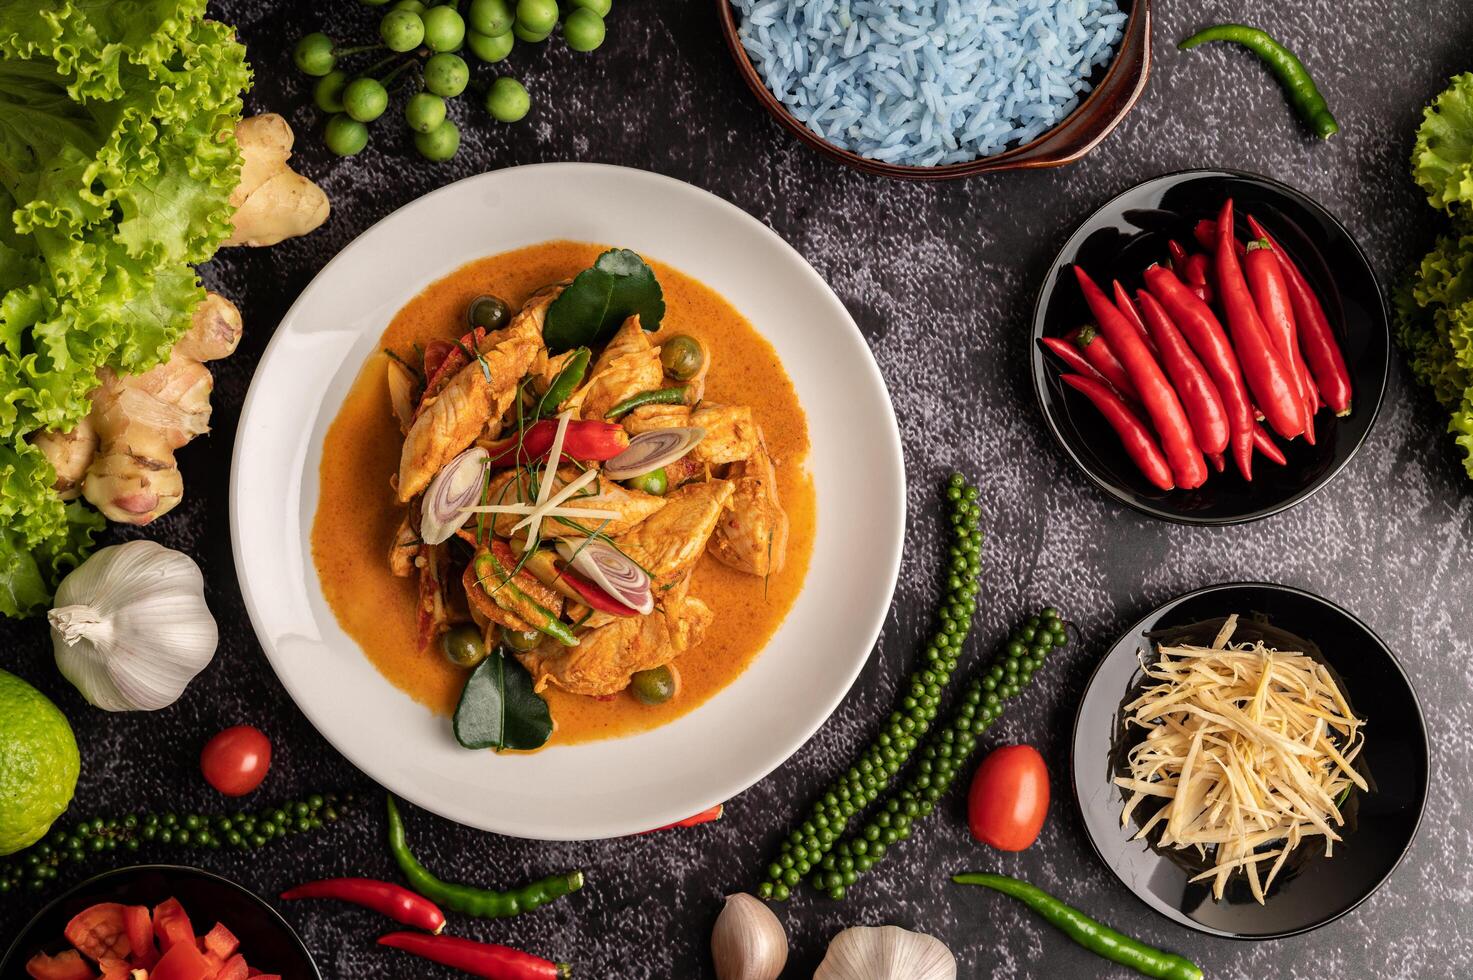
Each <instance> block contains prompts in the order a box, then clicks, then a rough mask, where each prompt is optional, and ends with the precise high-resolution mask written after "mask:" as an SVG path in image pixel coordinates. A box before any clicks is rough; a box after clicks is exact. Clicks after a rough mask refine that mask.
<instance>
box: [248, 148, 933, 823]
mask: <svg viewBox="0 0 1473 980" xmlns="http://www.w3.org/2000/svg"><path fill="white" fill-rule="evenodd" d="M554 190H555V193H550V191H554ZM528 201H536V202H538V203H537V204H536V206H535V207H533V206H526V204H525V202H528ZM652 201H656V202H658V204H659V206H658V207H647V208H646V207H644V205H645V204H648V203H650V202H652ZM498 207H500V208H509V210H506V211H502V212H498V210H497V208H498ZM482 210H485V211H486V214H487V219H488V220H480V221H477V220H476V216H477V214H478V212H480V211H482ZM555 239H572V240H580V241H592V242H607V243H610V244H618V245H622V246H626V247H629V248H633V249H635V250H636V251H639V252H641V253H642V254H644V255H646V256H648V257H649V258H652V259H658V260H661V261H665V262H667V263H669V264H670V265H672V266H674V267H675V268H677V269H680V270H681V271H682V272H685V273H686V274H689V275H692V276H694V277H695V278H697V279H699V280H701V281H703V282H704V283H706V285H708V286H710V287H711V288H712V289H715V290H716V291H717V292H719V293H721V294H722V295H723V296H724V297H725V298H726V299H727V300H728V301H729V302H731V303H732V305H733V306H734V307H735V308H736V309H737V310H738V311H739V312H741V313H742V315H743V316H745V317H747V318H748V319H749V320H750V321H751V322H752V323H753V324H754V325H755V326H756V327H757V329H758V331H759V332H760V333H762V334H763V335H764V336H765V337H767V339H768V340H769V342H771V343H772V344H773V346H774V347H775V348H777V350H778V353H779V356H780V357H781V358H782V360H783V363H784V366H785V367H786V368H787V369H788V373H789V376H790V377H792V379H793V382H794V385H795V387H796V388H797V389H798V394H799V400H800V402H801V403H802V405H803V408H804V411H805V413H806V414H807V416H808V423H809V435H810V441H811V442H812V444H813V449H812V451H811V452H810V454H809V460H808V468H809V472H810V473H811V475H812V477H813V480H814V487H815V493H816V496H817V502H818V528H817V534H816V538H815V543H814V550H813V558H812V563H811V564H810V567H809V573H808V578H807V580H806V582H805V585H804V588H803V591H802V592H801V593H800V595H799V596H798V598H797V600H796V601H795V603H794V606H793V608H792V610H791V611H790V612H789V614H788V617H787V619H786V620H785V621H784V623H783V625H782V626H781V627H780V628H779V630H778V632H777V633H776V634H775V635H774V636H773V638H772V639H771V640H770V641H769V643H768V645H767V647H765V648H764V650H763V651H762V652H761V653H760V654H758V656H757V657H756V659H755V660H754V661H753V662H752V663H751V664H750V665H749V666H748V667H747V669H746V670H745V671H744V672H743V673H742V674H741V675H740V676H738V677H737V678H736V679H735V680H734V681H733V682H732V683H731V684H729V685H728V686H727V687H726V688H724V689H723V690H722V691H720V692H718V693H717V694H716V695H715V696H713V697H712V698H711V699H710V700H708V701H707V702H706V703H705V704H703V705H701V706H700V707H698V708H695V709H694V710H692V711H690V712H688V713H687V714H685V715H683V716H681V717H680V718H678V719H676V720H674V721H672V722H670V723H669V724H666V725H663V726H661V727H659V728H655V729H652V730H650V731H647V732H642V733H640V734H637V735H632V736H626V737H623V738H616V739H605V740H602V741H597V742H587V743H580V744H576V745H571V746H556V745H555V746H552V747H549V748H547V749H545V750H543V751H542V752H538V753H535V754H531V755H525V754H518V753H510V754H506V755H496V754H494V753H491V752H469V751H467V750H465V749H462V748H460V747H459V746H458V745H457V744H456V743H455V741H454V739H453V737H452V736H451V735H450V731H449V725H448V723H447V721H446V719H444V718H443V717H440V716H437V715H434V714H433V713H432V712H430V711H429V709H427V708H425V707H423V706H422V705H420V704H418V703H417V702H415V701H413V700H412V699H411V698H410V697H409V696H408V695H407V694H405V693H403V692H401V691H400V690H399V689H398V688H396V687H394V686H393V685H392V684H391V683H390V682H389V681H388V680H386V679H384V678H383V677H382V675H380V674H379V673H378V671H377V669H376V668H375V667H374V666H373V665H372V664H371V663H370V662H369V661H368V658H367V657H366V656H364V654H363V653H362V651H361V650H360V649H359V648H358V645H357V644H356V643H355V642H354V641H353V640H352V639H351V638H349V637H348V636H347V635H346V634H345V633H344V632H343V631H342V629H341V627H340V626H339V625H338V623H337V621H336V619H335V618H334V617H333V615H332V613H331V611H330V610H329V609H328V607H327V605H326V602H325V600H324V599H323V596H322V592H321V588H320V586H319V583H318V580H317V574H316V570H315V568H314V567H313V563H312V559H311V541H310V536H311V522H312V517H313V514H314V513H315V510H316V506H317V497H318V483H317V481H318V473H317V464H318V460H319V458H320V452H321V446H322V440H323V436H324V435H325V432H326V429H327V427H328V425H329V424H330V423H331V421H332V419H333V417H335V416H336V414H337V412H338V410H339V408H340V406H341V404H342V400H343V398H344V397H345V395H346V393H347V391H348V389H349V388H350V387H351V386H352V383H353V381H354V379H355V378H356V377H357V375H358V373H359V370H360V369H361V367H362V365H363V362H364V360H365V358H366V357H367V355H368V354H369V353H370V352H371V351H372V350H373V349H374V348H375V347H376V344H377V340H378V337H379V336H380V334H381V333H382V331H383V328H384V326H385V325H386V324H387V322H388V319H389V318H390V317H392V316H393V314H394V313H395V312H396V311H397V310H398V309H399V308H400V307H402V306H403V305H404V303H406V302H408V300H409V299H410V298H412V297H413V296H415V295H416V294H418V293H419V292H420V291H421V290H422V289H423V288H424V287H425V286H427V285H429V284H430V283H431V282H433V281H434V280H436V279H439V278H441V277H443V276H445V275H448V274H449V273H450V272H452V271H453V270H455V269H456V268H458V267H459V266H461V265H463V264H465V263H466V262H469V261H472V260H474V259H476V258H480V257H482V256H487V255H493V254H496V253H499V252H504V251H508V250H511V249H515V248H519V247H522V246H525V245H531V244H536V243H538V242H541V241H549V240H555ZM728 262H741V263H744V265H745V268H744V269H743V270H742V271H740V272H732V271H728V270H727V268H726V263H728ZM723 277H725V278H723ZM771 311H777V312H775V313H772V315H768V314H769V313H770V312H771ZM324 323H326V324H329V325H328V326H323V325H322V324H324ZM815 324H821V325H822V329H815V327H814V325H815ZM775 325H776V326H777V328H778V330H779V331H782V332H774V326H775ZM805 372H807V373H805ZM273 467H274V470H273ZM250 473H253V474H261V473H268V474H271V475H270V476H267V477H264V478H262V477H258V478H256V480H255V481H254V482H255V485H256V486H258V487H261V488H262V489H265V490H266V492H258V493H255V494H251V493H249V492H248V491H249V490H250V489H251V488H252V484H253V480H252V479H250V478H248V476H247V474H250ZM283 484H284V485H283ZM905 508H906V501H905V473H904V464H903V458H902V454H901V444H900V432H899V428H898V425H897V422H896V418H895V412H894V407H893V405H892V404H891V401H890V396H889V392H888V390H887V389H886V387H885V382H884V379H883V377H882V376H881V374H880V370H879V366H878V365H877V364H876V363H875V360H874V357H873V355H872V354H871V352H870V350H869V347H868V345H867V344H866V343H865V340H864V338H863V336H862V335H861V334H860V332H859V328H858V326H857V325H856V324H855V323H854V321H853V319H852V318H851V317H850V315H849V313H848V311H847V310H846V309H845V308H844V305H843V303H842V302H840V300H839V298H838V297H837V296H836V295H834V293H833V291H832V290H831V289H830V288H829V287H828V285H827V284H826V283H825V282H824V281H823V280H822V279H821V278H820V277H819V275H818V273H817V272H815V271H814V270H813V268H812V267H811V266H809V265H808V263H807V262H806V261H805V260H804V259H803V257H802V256H801V255H799V254H798V252H797V251H796V250H794V249H793V248H792V247H791V246H790V245H788V244H787V242H785V241H784V240H783V239H782V238H781V237H780V236H778V235H777V234H776V233H775V232H773V231H772V230H771V229H769V228H768V227H767V226H766V225H764V224H763V223H762V222H760V221H758V220H757V219H756V218H754V217H752V216H751V215H748V214H747V213H745V212H744V211H742V210H741V209H740V208H738V207H736V206H735V205H733V204H731V203H729V202H727V201H725V200H723V199H721V198H719V197H717V196H716V195H714V194H711V193H709V192H707V191H704V190H701V189H700V188H697V187H694V186H692V185H690V184H687V183H684V182H682V181H679V180H676V179H674V178H671V177H665V176H662V175H659V174H653V173H649V172H646V171H639V170H631V169H628V168H623V167H615V166H609V165H604V164H587V163H552V164H533V165H527V166H521V167H513V168H507V169H503V170H497V171H492V172H489V173H483V174H479V175H477V176H473V177H468V178H465V179H463V180H460V181H457V182H455V183H452V184H448V185H446V186H444V187H441V188H439V189H438V190H435V191H433V192H431V193H429V194H427V195H425V196H424V197H421V198H418V199H416V200H415V201H412V202H410V203H409V204H406V205H404V206H403V207H401V208H399V209H398V210H396V211H394V212H393V213H391V214H389V215H388V216H387V217H385V218H383V219H381V220H380V221H378V222H377V223H376V224H374V225H373V226H372V227H370V228H369V229H368V230H366V231H365V232H363V233H362V234H361V235H359V236H358V237H357V238H355V239H354V240H353V241H352V242H351V243H349V244H348V245H347V246H346V247H345V248H344V249H343V250H342V251H341V252H339V253H338V255H336V256H335V257H333V258H332V259H331V260H330V261H329V262H328V263H327V264H326V265H325V266H324V267H323V268H322V270H321V271H320V272H319V273H318V274H317V276H316V277H314V279H313V280H312V282H311V283H309V284H308V285H307V287H306V288H305V289H304V290H303V291H302V294H301V295H300V296H299V297H298V298H297V300H296V301H295V302H294V303H293V304H292V306H291V308H290V309H289V310H288V311H287V313H286V315H285V316H284V317H283V318H282V321H281V323H280V325H279V326H278V327H277V330H276V333H275V335H274V336H273V337H272V339H271V341H270V343H269V344H268V345H267V347H266V350H265V352H264V354H263V355H262V357H261V361H260V364H259V366H258V367H257V369H256V374H255V377H254V378H253V380H252V382H251V386H250V390H249V392H248V393H247V395H246V399H245V403H244V405H243V406H242V409H241V415H240V423H239V427H238V429H237V433H236V442H235V449H234V454H233V457H232V461H231V474H230V531H231V544H232V549H233V551H234V555H235V565H236V574H237V577H238V579H239V582H240V589H241V594H242V596H243V598H244V600H245V606H246V610H247V613H248V614H249V616H250V620H251V624H252V626H253V628H254V629H255V632H256V636H257V639H258V640H259V641H260V644H261V647H262V649H263V650H264V651H265V653H266V656H267V659H268V661H269V662H270V664H271V666H272V669H273V670H274V671H275V672H276V675H277V677H278V678H279V679H280V680H281V683H282V685H283V686H284V687H285V688H286V690H287V693H288V694H289V695H290V696H291V698H292V700H293V701H295V702H296V704H297V706H298V708H300V709H301V711H302V713H303V714H305V715H306V716H307V719H308V720H309V721H310V722H311V723H312V724H313V726H314V727H315V728H316V729H317V730H318V731H319V732H320V733H321V734H322V735H323V737H324V738H326V739H327V740H328V741H329V742H330V743H331V744H332V745H333V747H334V748H336V749H337V750H338V751H339V752H340V753H342V754H343V755H344V756H345V757H346V758H347V759H348V760H349V761H350V762H352V763H353V764H354V765H355V766H357V767H358V768H359V769H361V770H363V771H364V772H365V773H366V774H368V775H369V776H371V777H372V778H373V779H375V780H376V781H378V782H379V783H381V784H382V785H384V786H385V787H386V788H387V789H389V790H390V791H391V792H393V793H395V794H396V795H398V796H400V797H402V798H403V799H406V800H408V801H410V802H412V803H414V804H416V805H417V806H420V807H423V808H424V809H427V810H430V811H432V812H434V813H437V814H439V815H440V816H442V817H445V818H446V819H449V820H453V821H455V822H457V823H461V824H466V825H468V826H472V827H476V828H479V829H482V830H487V831H494V832H497V833H502V834H508V835H513V836H518V837H525V838H534V839H542V840H584V839H596V838H603V837H616V836H624V835H627V834H632V833H637V832H639V831H642V830H647V829H650V828H652V827H658V826H661V825H663V824H667V823H672V822H674V821H677V820H680V819H682V818H684V817H686V816H689V815H690V814H693V813H698V812H700V811H702V810H704V809H706V808H707V807H710V806H712V805H714V804H716V803H718V802H722V801H724V800H728V799H731V798H732V797H734V796H736V795H737V794H739V793H741V792H742V791H743V790H745V789H747V788H748V787H750V786H752V785H753V784H755V783H757V782H758V781H760V780H761V779H762V778H764V777H765V776H766V775H767V774H768V773H770V772H771V771H772V770H773V769H775V768H777V767H778V766H779V765H781V764H782V763H783V762H785V761H786V760H787V759H788V758H789V757H790V756H791V755H792V754H793V753H794V752H796V751H797V750H798V748H800V747H801V746H802V745H803V744H804V743H805V742H807V741H808V739H809V738H810V737H812V735H813V733H814V732H815V731H816V730H817V729H818V727H819V726H820V725H822V724H823V722H824V721H825V720H827V718H828V717H829V715H830V714H832V713H833V711H834V709H835V708H836V707H837V706H838V704H839V702H840V701H842V700H843V698H844V696H845V694H847V693H848V691H849V688H850V687H851V686H852V684H853V682H854V680H855V678H856V677H858V675H859V672H860V670H861V669H862V668H863V667H864V664H865V663H866V662H867V660H868V658H869V654H870V652H871V650H872V649H873V648H874V645H875V642H876V640H877V639H878V637H879V633H880V630H881V628H882V627H883V626H884V622H885V618H886V616H887V614H888V611H889V607H890V601H891V599H892V598H893V595H894V589H895V582H896V578H897V576H898V574H899V570H900V556H901V542H902V540H903V537H904V533H905ZM836 521H839V522H840V524H839V526H836ZM856 527H858V528H862V532H861V533H853V529H854V528H856ZM846 528H847V529H848V530H847V531H846ZM247 532H249V533H247ZM826 575H827V576H832V577H831V578H825V576H826ZM776 653H783V654H784V656H782V657H779V656H774V654H776ZM712 759H717V760H720V764H718V765H712V764H711V760H712Z"/></svg>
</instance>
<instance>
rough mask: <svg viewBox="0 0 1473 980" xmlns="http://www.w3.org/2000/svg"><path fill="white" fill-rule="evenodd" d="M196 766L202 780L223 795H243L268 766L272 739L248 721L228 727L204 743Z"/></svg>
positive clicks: (263, 777)
mask: <svg viewBox="0 0 1473 980" xmlns="http://www.w3.org/2000/svg"><path fill="white" fill-rule="evenodd" d="M199 767H200V769H201V770H202V771H203V772H204V774H205V782H207V783H209V784H210V785H211V786H213V787H215V788H216V789H217V790H219V791H220V792H222V793H224V794H225V795H226V796H244V795H245V794H247V793H249V792H251V791H252V790H253V789H255V788H256V787H257V786H260V785H261V780H263V779H265V778H266V770H268V769H270V768H271V740H270V739H269V738H267V737H266V735H265V733H263V732H262V731H261V730H260V729H259V728H253V727H251V726H250V725H236V726H235V727H234V728H227V729H225V730H224V731H223V732H221V733H220V734H219V735H216V736H215V737H214V738H212V739H210V740H209V741H208V742H206V743H205V748H204V751H203V752H201V753H200V754H199Z"/></svg>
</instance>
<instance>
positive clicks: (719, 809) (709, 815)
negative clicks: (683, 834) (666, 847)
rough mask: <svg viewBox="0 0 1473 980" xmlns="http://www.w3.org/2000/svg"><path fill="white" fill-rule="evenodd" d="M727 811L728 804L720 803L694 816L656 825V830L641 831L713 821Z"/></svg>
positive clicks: (652, 831) (672, 828)
mask: <svg viewBox="0 0 1473 980" xmlns="http://www.w3.org/2000/svg"><path fill="white" fill-rule="evenodd" d="M725 813H726V804H725V803H718V804H716V805H715V806H713V807H711V808H710V809H709V810H702V811H701V812H700V813H698V814H696V815H695V816H693V817H686V818H685V819H684V820H677V821H675V822H674V823H667V824H666V825H665V826H663V827H656V828H655V829H654V830H645V831H641V833H645V834H653V833H657V832H659V831H661V830H674V829H675V828H676V827H695V826H698V825H700V824H703V823H711V822H712V821H715V820H720V819H721V817H722V815H723V814H725Z"/></svg>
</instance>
